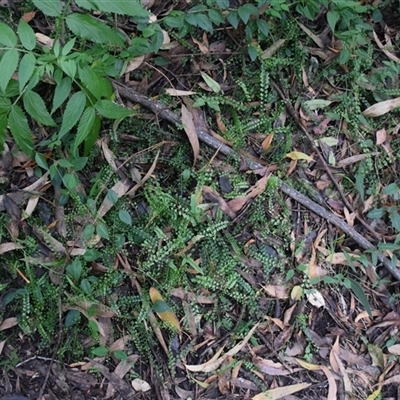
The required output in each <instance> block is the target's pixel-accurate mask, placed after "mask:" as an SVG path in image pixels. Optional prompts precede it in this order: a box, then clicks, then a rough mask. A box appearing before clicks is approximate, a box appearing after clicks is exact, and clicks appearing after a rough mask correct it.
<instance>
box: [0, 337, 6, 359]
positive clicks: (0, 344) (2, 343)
mask: <svg viewBox="0 0 400 400" xmlns="http://www.w3.org/2000/svg"><path fill="white" fill-rule="evenodd" d="M6 341H7V339H6V340H3V341H1V342H0V355H1V353H2V352H3V349H4V345H5V344H6Z"/></svg>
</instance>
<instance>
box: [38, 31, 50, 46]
mask: <svg viewBox="0 0 400 400" xmlns="http://www.w3.org/2000/svg"><path fill="white" fill-rule="evenodd" d="M35 36H36V40H37V42H38V44H39V45H41V46H46V47H48V48H49V49H51V48H52V47H53V44H54V39H51V38H49V37H48V36H46V35H43V33H39V32H37V33H35Z"/></svg>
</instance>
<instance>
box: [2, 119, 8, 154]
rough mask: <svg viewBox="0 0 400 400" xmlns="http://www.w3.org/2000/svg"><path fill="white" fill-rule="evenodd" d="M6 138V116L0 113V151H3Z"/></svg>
mask: <svg viewBox="0 0 400 400" xmlns="http://www.w3.org/2000/svg"><path fill="white" fill-rule="evenodd" d="M6 138H7V114H6V113H4V114H2V113H0V151H3V150H4V143H5V141H6Z"/></svg>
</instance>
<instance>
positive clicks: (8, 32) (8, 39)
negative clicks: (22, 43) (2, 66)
mask: <svg viewBox="0 0 400 400" xmlns="http://www.w3.org/2000/svg"><path fill="white" fill-rule="evenodd" d="M17 43H18V38H17V35H16V34H15V33H14V31H13V30H12V29H11V28H10V27H9V26H8V25H6V24H4V23H3V22H0V44H3V45H4V46H7V47H14V46H16V45H17Z"/></svg>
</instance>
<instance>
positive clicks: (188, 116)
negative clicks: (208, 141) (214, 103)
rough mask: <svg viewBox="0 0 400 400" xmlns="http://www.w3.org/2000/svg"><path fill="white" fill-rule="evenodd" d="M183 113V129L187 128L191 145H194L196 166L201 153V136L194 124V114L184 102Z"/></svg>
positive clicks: (194, 162)
mask: <svg viewBox="0 0 400 400" xmlns="http://www.w3.org/2000/svg"><path fill="white" fill-rule="evenodd" d="M181 114H182V124H183V129H184V130H185V132H186V135H187V137H188V139H189V142H190V145H191V146H192V150H193V166H195V164H196V161H197V158H198V157H199V155H200V144H199V137H198V136H197V133H196V127H195V126H194V122H193V115H192V113H191V112H190V111H189V110H188V109H187V108H186V106H185V105H184V104H182V108H181Z"/></svg>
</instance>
